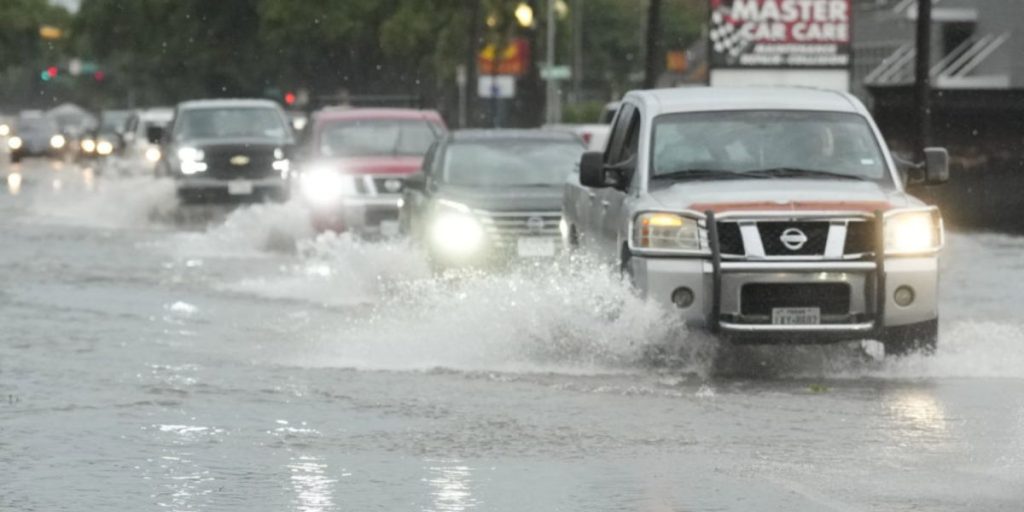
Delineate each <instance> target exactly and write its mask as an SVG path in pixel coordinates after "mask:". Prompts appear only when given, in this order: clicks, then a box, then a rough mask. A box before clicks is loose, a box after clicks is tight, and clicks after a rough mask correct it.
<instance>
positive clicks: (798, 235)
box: [779, 228, 807, 251]
mask: <svg viewBox="0 0 1024 512" xmlns="http://www.w3.org/2000/svg"><path fill="white" fill-rule="evenodd" d="M779 241H781V242H782V245H784V246H786V249H789V250H791V251H799V250H800V249H801V248H803V246H804V244H806V243H807V235H805V234H804V232H803V231H800V230H799V229H797V228H789V229H787V230H785V231H783V232H782V236H780V237H779Z"/></svg>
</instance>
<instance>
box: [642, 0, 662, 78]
mask: <svg viewBox="0 0 1024 512" xmlns="http://www.w3.org/2000/svg"><path fill="white" fill-rule="evenodd" d="M660 36H661V0H648V4H647V44H646V45H645V46H646V51H645V52H644V89H653V88H654V87H656V86H657V85H658V57H660V56H661V52H659V51H658V46H659V45H658V41H659V39H660Z"/></svg>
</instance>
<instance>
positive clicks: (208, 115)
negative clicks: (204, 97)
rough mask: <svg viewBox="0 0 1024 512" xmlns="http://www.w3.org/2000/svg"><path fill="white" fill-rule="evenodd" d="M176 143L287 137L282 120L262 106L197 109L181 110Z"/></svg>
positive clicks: (274, 112) (278, 139)
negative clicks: (202, 140)
mask: <svg viewBox="0 0 1024 512" xmlns="http://www.w3.org/2000/svg"><path fill="white" fill-rule="evenodd" d="M175 132H176V133H177V137H178V139H180V140H196V139H267V140H271V141H281V140H284V139H285V138H286V137H287V134H288V132H287V127H286V126H285V123H284V119H283V118H282V117H281V115H280V114H278V113H277V111H276V110H274V109H271V108H262V107H235V108H198V109H188V110H183V111H182V112H181V114H180V118H179V119H178V121H177V122H176V123H175Z"/></svg>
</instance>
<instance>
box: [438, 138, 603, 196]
mask: <svg viewBox="0 0 1024 512" xmlns="http://www.w3.org/2000/svg"><path fill="white" fill-rule="evenodd" d="M583 149H584V148H583V147H582V146H580V144H578V143H575V142H571V141H517V140H507V139H506V140H495V141H488V142H462V143H455V144H453V145H451V146H449V147H448V151H447V152H446V154H445V159H444V181H445V182H446V183H451V184H453V185H466V186H476V187H498V186H533V185H558V184H561V183H563V182H564V181H565V178H566V176H568V175H569V173H571V172H572V170H573V166H575V165H576V164H577V163H578V162H579V159H580V155H581V154H582V153H583Z"/></svg>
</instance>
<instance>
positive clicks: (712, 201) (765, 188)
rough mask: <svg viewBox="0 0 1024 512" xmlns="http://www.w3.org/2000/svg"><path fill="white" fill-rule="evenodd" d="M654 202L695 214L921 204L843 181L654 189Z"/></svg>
mask: <svg viewBox="0 0 1024 512" xmlns="http://www.w3.org/2000/svg"><path fill="white" fill-rule="evenodd" d="M650 196H651V198H652V199H653V200H654V201H656V202H657V203H659V205H660V206H662V207H665V208H669V209H688V210H695V211H700V212H703V211H708V210H710V211H714V212H726V211H753V210H758V211H765V210H768V211H779V210H791V211H801V210H804V211H808V210H814V211H863V212H873V211H876V210H883V211H884V210H889V209H891V208H900V207H906V206H911V205H918V204H921V203H920V202H919V201H917V200H916V199H913V198H912V197H910V196H908V195H907V194H905V193H903V192H900V191H898V190H895V189H888V188H884V187H882V186H880V185H879V184H877V183H873V182H867V181H864V182H860V181H838V180H819V179H813V180H800V179H772V180H735V181H697V182H692V181H691V182H684V183H676V184H674V185H671V186H668V187H665V188H658V189H651V191H650Z"/></svg>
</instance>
